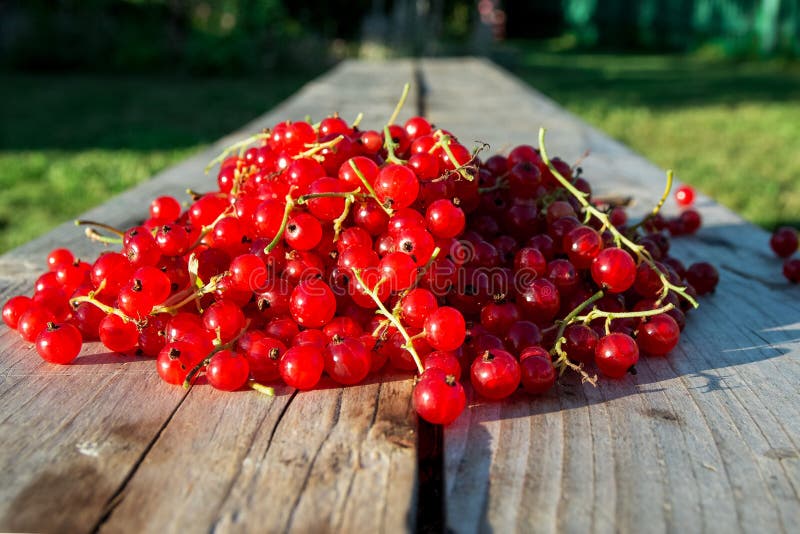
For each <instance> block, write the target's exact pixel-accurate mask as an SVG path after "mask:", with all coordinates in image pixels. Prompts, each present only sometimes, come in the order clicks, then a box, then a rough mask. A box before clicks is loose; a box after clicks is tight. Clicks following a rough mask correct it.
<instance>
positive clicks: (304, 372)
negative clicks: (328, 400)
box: [280, 345, 325, 390]
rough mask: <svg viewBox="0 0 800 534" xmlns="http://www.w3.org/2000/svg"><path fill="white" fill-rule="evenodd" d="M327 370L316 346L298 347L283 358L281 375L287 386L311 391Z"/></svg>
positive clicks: (290, 350) (288, 351) (291, 349)
mask: <svg viewBox="0 0 800 534" xmlns="http://www.w3.org/2000/svg"><path fill="white" fill-rule="evenodd" d="M324 368H325V360H324V359H323V357H322V353H321V352H320V350H319V349H318V348H317V347H316V346H314V345H298V346H295V347H292V348H290V349H289V350H287V351H286V352H285V353H284V355H283V356H282V357H281V361H280V373H281V378H282V379H283V381H284V382H285V383H286V385H288V386H290V387H293V388H296V389H299V390H309V389H311V388H313V387H314V386H316V385H317V382H319V380H320V378H321V377H322V371H323V370H324Z"/></svg>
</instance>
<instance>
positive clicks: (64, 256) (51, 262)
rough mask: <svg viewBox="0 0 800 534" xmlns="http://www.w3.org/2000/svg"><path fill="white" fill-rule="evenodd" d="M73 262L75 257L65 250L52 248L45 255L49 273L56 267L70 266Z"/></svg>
mask: <svg viewBox="0 0 800 534" xmlns="http://www.w3.org/2000/svg"><path fill="white" fill-rule="evenodd" d="M74 262H75V256H73V255H72V252H70V251H69V249H66V248H54V249H53V250H51V251H50V254H48V255H47V268H48V269H49V270H50V271H55V270H56V267H58V266H59V265H63V264H65V263H66V264H70V263H74Z"/></svg>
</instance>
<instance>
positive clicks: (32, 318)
mask: <svg viewBox="0 0 800 534" xmlns="http://www.w3.org/2000/svg"><path fill="white" fill-rule="evenodd" d="M55 321H56V317H55V315H53V313H52V312H51V311H50V310H48V309H47V308H45V307H42V306H41V305H39V304H36V303H35V302H32V303H31V305H30V306H29V307H28V309H27V310H25V311H24V312H23V313H22V315H20V316H19V320H18V321H17V331H18V332H19V334H20V335H21V336H22V339H24V340H25V341H29V342H31V343H33V342H35V341H36V338H37V337H38V336H39V333H40V332H41V331H42V330H44V329H45V328H46V327H47V323H53V322H55Z"/></svg>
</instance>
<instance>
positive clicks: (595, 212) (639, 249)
mask: <svg viewBox="0 0 800 534" xmlns="http://www.w3.org/2000/svg"><path fill="white" fill-rule="evenodd" d="M544 134H545V129H544V128H540V129H539V151H540V154H541V156H542V161H543V162H544V164H545V165H547V168H548V169H550V172H551V173H552V174H553V176H554V177H555V178H556V179H557V180H558V181H559V182H560V183H561V185H562V186H563V187H564V189H566V190H567V191H569V192H570V194H572V196H574V197H575V198H576V199H577V200H578V202H579V203H580V204H581V206H582V207H583V209H584V210H585V211H586V212H587V213H589V214H591V215H592V216H593V217H595V218H596V219H598V220H599V221H600V222H601V223H602V224H603V228H605V229H608V231H609V232H611V234H612V235H613V236H614V240H615V241H616V242H617V244H618V245H625V247H626V248H628V249H629V250H630V251H631V252H633V253H634V254H636V256H637V257H638V258H639V259H640V260H641V261H644V262H645V263H647V264H648V265H649V266H650V267H651V268H652V269H653V270H654V271H656V272H657V273H658V274H659V276H660V278H661V282H662V284H663V285H664V287H665V288H666V290H667V291H669V290H672V291H674V292H675V293H677V294H678V295H680V296H681V297H683V298H684V299H686V300H687V301H689V303H690V304H691V305H692V306H694V307H695V308H697V307H698V303H697V301H696V300H695V299H694V298H692V296H691V295H689V294H688V293H687V292H686V288H685V287H682V286H676V285H675V284H673V283H672V282H670V281H669V279H668V278H667V276H666V275H665V274H664V273H663V272H662V271H661V269H659V268H658V266H656V263H655V261H653V258H652V257H651V256H650V253H649V252H647V249H645V248H644V247H643V246H640V245H637V244H636V243H634V242H633V241H631V240H630V239H628V237H627V236H625V234H623V233H622V232H620V231H619V230H617V229H616V227H614V225H613V224H611V221H610V220H609V218H608V214H606V213H603V212H602V211H600V210H599V209H597V208H596V207H595V206H593V205H592V203H591V202H589V200H588V196H589V195H587V194H586V193H584V192H583V191H580V190H578V189H577V188H576V187H575V186H574V185H572V184H571V183H570V182H569V180H567V179H566V178H564V177H563V176H562V175H561V173H560V172H558V170H557V169H556V168H555V166H554V165H553V162H552V161H550V158H549V157H548V156H547V149H546V148H545V145H544Z"/></svg>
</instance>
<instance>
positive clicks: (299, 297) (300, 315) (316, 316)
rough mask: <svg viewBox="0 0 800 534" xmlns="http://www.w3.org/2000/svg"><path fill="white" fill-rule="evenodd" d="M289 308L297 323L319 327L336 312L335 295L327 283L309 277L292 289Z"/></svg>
mask: <svg viewBox="0 0 800 534" xmlns="http://www.w3.org/2000/svg"><path fill="white" fill-rule="evenodd" d="M289 310H290V312H291V314H292V318H293V319H294V320H295V321H296V322H297V324H299V325H301V326H304V327H306V328H320V327H321V326H324V325H325V324H326V323H328V322H329V321H330V320H331V319H333V316H334V315H335V314H336V297H335V296H334V294H333V291H331V288H330V287H329V286H328V284H326V283H325V282H323V281H322V280H320V279H318V278H309V279H307V280H303V281H301V282H300V283H299V284H298V285H297V287H295V288H294V290H293V291H292V295H291V297H290V299H289Z"/></svg>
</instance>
